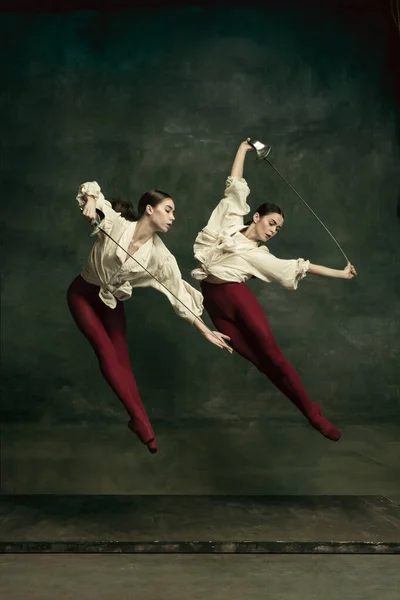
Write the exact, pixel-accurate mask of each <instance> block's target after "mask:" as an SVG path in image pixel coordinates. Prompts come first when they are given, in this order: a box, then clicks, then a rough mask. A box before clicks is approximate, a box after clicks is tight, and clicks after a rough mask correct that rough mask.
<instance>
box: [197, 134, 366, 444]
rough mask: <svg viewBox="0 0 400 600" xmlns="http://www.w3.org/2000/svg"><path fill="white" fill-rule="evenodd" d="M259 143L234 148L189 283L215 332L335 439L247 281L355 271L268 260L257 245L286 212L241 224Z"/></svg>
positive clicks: (263, 213)
mask: <svg viewBox="0 0 400 600" xmlns="http://www.w3.org/2000/svg"><path fill="white" fill-rule="evenodd" d="M256 144H259V143H257V142H256V143H255V144H254V146H253V145H252V143H251V141H250V139H249V138H248V139H247V140H246V141H244V142H242V143H241V145H240V146H239V149H238V151H237V154H236V157H235V160H234V163H233V166H232V170H231V174H230V176H229V177H228V179H227V185H226V189H225V195H224V198H223V199H222V200H221V201H220V202H219V204H218V205H217V207H216V208H215V209H214V210H213V212H212V214H211V216H210V219H209V221H208V223H207V225H206V227H204V229H202V230H201V231H200V233H199V234H198V236H197V238H196V240H195V243H194V256H195V259H196V260H197V261H198V263H199V266H198V268H196V269H194V270H193V271H192V277H193V278H194V279H196V280H199V281H200V282H201V289H202V292H203V297H204V307H205V309H206V310H207V312H208V314H209V315H210V317H211V320H212V322H213V323H214V325H215V327H216V328H217V329H218V330H219V331H220V332H222V333H224V334H225V335H227V336H229V338H230V344H231V346H232V347H233V349H234V350H236V352H238V353H239V354H241V355H242V356H243V357H244V358H246V359H247V360H249V361H250V362H252V363H253V364H254V365H255V366H256V367H257V369H258V370H259V371H261V373H263V374H265V375H266V376H267V377H268V378H269V379H270V380H271V382H272V383H273V384H274V385H275V386H276V387H277V388H278V389H279V390H280V391H281V392H282V393H283V394H285V396H287V398H289V400H291V402H293V404H294V405H295V406H296V407H297V408H298V409H299V410H300V412H302V413H303V415H304V416H305V417H306V418H307V419H308V421H309V422H310V424H311V425H312V426H313V427H314V428H315V429H317V430H318V431H319V432H320V433H322V435H324V436H325V437H326V438H328V439H330V440H333V441H337V440H338V439H339V438H340V437H341V433H340V431H339V430H338V429H337V428H336V427H335V426H334V425H333V424H332V423H330V422H329V421H328V420H327V419H326V418H325V417H324V416H323V415H322V413H321V408H320V406H319V405H318V404H315V403H313V402H312V401H311V399H310V398H309V396H308V394H307V392H306V390H305V389H304V386H303V385H302V383H301V381H300V378H299V376H298V374H297V372H296V371H295V369H294V368H293V367H292V365H291V364H290V363H289V362H288V360H287V359H286V358H285V357H284V355H283V354H282V352H281V350H280V348H279V346H278V344H277V342H276V341H275V339H274V337H273V334H272V332H271V329H270V326H269V324H268V321H267V318H266V316H265V315H264V312H263V310H262V308H261V306H260V304H259V302H258V301H257V299H256V297H255V296H254V294H253V293H252V292H251V291H250V289H249V288H248V287H247V286H246V284H245V282H246V281H247V280H248V279H249V278H250V277H258V278H259V279H262V280H263V281H265V282H267V283H272V282H277V283H279V284H281V285H282V286H283V287H285V288H287V289H291V290H295V289H297V286H298V283H299V281H300V280H301V279H303V277H305V276H306V274H307V273H312V274H314V275H322V276H325V277H336V278H340V279H352V278H353V277H354V276H355V275H356V274H357V273H356V271H355V269H354V267H353V266H352V265H351V264H350V263H348V264H347V266H346V267H345V269H343V270H336V269H330V268H328V267H323V266H320V265H314V264H312V263H310V261H308V260H303V259H302V258H298V259H291V260H282V259H279V258H276V257H275V256H273V255H272V254H271V253H270V252H269V250H268V248H267V247H266V246H260V245H259V244H260V243H261V242H268V241H269V240H270V239H271V238H273V237H274V236H275V235H276V234H277V233H278V232H279V231H280V229H281V228H282V226H283V223H284V214H283V212H282V210H281V209H280V208H279V207H278V206H276V205H275V204H271V203H264V204H261V206H259V207H258V208H257V210H256V212H255V213H254V215H253V218H252V220H251V221H250V222H249V223H246V224H245V223H244V217H245V216H246V215H247V214H248V213H249V212H250V207H249V205H248V204H247V196H248V195H249V193H250V189H249V187H248V185H247V183H246V181H245V179H243V168H244V161H245V157H246V155H247V152H249V151H252V150H253V149H254V148H255V149H256V150H257V152H258V147H257V146H256ZM259 147H260V150H261V153H259V152H258V153H259V156H260V157H261V158H265V156H266V154H267V153H265V151H264V154H262V149H263V148H266V147H265V146H263V144H261V145H260V144H259ZM261 147H263V148H261Z"/></svg>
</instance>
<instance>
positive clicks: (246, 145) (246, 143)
mask: <svg viewBox="0 0 400 600" xmlns="http://www.w3.org/2000/svg"><path fill="white" fill-rule="evenodd" d="M249 140H250V138H247V140H245V141H244V142H242V143H241V144H240V147H241V148H244V150H246V152H251V150H254V148H253V146H252V145H251V144H249Z"/></svg>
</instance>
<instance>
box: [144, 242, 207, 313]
mask: <svg viewBox="0 0 400 600" xmlns="http://www.w3.org/2000/svg"><path fill="white" fill-rule="evenodd" d="M162 283H163V284H164V285H165V286H166V287H167V288H168V290H167V289H166V288H165V287H164V286H162V285H160V284H159V283H158V282H155V283H154V287H155V288H156V289H157V290H158V291H160V292H162V293H163V294H165V295H166V296H167V298H168V300H169V301H170V303H171V305H172V308H173V309H174V311H175V312H176V314H177V315H178V316H179V317H182V318H183V319H185V320H186V321H189V323H193V321H194V320H195V318H196V317H200V316H201V314H202V313H203V296H202V294H201V293H200V292H199V291H197V290H196V289H194V288H193V287H192V286H191V285H189V283H187V282H186V281H185V280H184V279H182V275H181V272H180V270H179V267H178V263H177V262H176V259H175V257H174V256H173V255H172V254H171V255H170V256H168V258H167V260H166V262H165V263H164V266H163V269H162ZM170 292H172V293H170ZM188 309H189V310H188Z"/></svg>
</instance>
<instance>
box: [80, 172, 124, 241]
mask: <svg viewBox="0 0 400 600" xmlns="http://www.w3.org/2000/svg"><path fill="white" fill-rule="evenodd" d="M86 194H87V195H88V196H94V199H95V204H96V210H98V211H100V212H102V213H103V215H104V225H105V227H107V226H111V225H112V223H113V222H114V221H115V219H117V218H118V217H119V216H120V215H119V213H117V212H115V211H114V209H113V208H112V206H111V203H110V202H109V201H108V200H106V199H105V198H104V195H103V193H102V191H101V188H100V186H99V184H98V183H97V181H86V183H82V184H81V185H80V186H79V190H78V195H77V196H76V200H77V202H78V205H79V207H80V208H81V209H82V208H83V207H84V206H85V204H86V200H85V195H86ZM94 233H96V231H94Z"/></svg>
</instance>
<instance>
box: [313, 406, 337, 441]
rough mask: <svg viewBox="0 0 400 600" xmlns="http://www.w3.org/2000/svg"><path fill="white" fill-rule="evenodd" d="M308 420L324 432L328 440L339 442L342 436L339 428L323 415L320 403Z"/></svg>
mask: <svg viewBox="0 0 400 600" xmlns="http://www.w3.org/2000/svg"><path fill="white" fill-rule="evenodd" d="M308 420H309V422H310V424H311V425H312V426H313V427H314V429H316V430H317V431H319V432H320V433H322V435H323V436H325V437H326V438H328V440H332V441H333V442H337V441H338V440H340V438H341V437H342V434H341V433H340V431H339V429H337V428H336V427H335V426H334V425H333V424H332V423H330V422H329V421H328V419H326V418H325V417H324V416H323V415H322V413H321V407H320V406H319V404H316V405H315V412H314V413H313V415H312V416H310V417H308Z"/></svg>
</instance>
